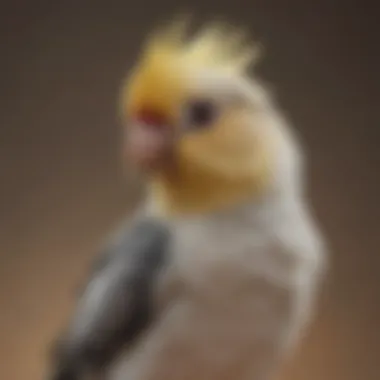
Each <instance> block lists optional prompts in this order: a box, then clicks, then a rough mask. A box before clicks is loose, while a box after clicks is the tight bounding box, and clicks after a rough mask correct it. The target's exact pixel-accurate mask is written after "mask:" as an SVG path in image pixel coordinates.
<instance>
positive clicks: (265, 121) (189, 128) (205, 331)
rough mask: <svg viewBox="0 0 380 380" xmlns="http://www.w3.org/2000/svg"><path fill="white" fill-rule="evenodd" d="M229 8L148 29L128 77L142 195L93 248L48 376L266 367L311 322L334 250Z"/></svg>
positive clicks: (125, 123)
mask: <svg viewBox="0 0 380 380" xmlns="http://www.w3.org/2000/svg"><path fill="white" fill-rule="evenodd" d="M259 52H260V49H259V45H258V43H256V42H252V40H251V39H250V38H249V36H247V33H245V32H243V30H242V28H238V27H236V26H233V25H231V24H228V23H220V22H215V23H212V22H209V23H205V24H204V25H203V26H200V27H199V28H198V29H197V30H195V31H190V30H189V23H188V22H187V21H184V20H183V19H179V20H174V21H170V22H167V23H164V24H163V25H161V26H160V27H159V28H156V29H155V30H154V31H153V32H152V33H151V34H149V35H148V37H147V39H146V41H145V43H144V44H143V46H142V49H141V51H140V53H139V56H138V57H137V59H136V62H135V64H134V65H133V66H132V68H131V69H130V70H128V73H127V74H126V76H125V78H123V79H122V84H121V86H120V87H121V90H120V101H119V109H120V115H121V120H122V128H123V144H122V149H123V152H125V159H126V160H128V162H129V163H130V164H131V166H132V167H133V168H134V169H136V170H137V171H138V172H139V173H140V174H141V175H142V178H143V179H144V181H145V184H146V190H147V192H146V195H145V197H144V200H143V201H142V202H141V204H140V205H139V207H138V208H137V210H136V212H135V213H134V214H133V215H132V216H129V217H128V218H127V221H126V223H123V224H122V226H121V227H120V229H118V230H117V231H116V233H115V234H113V235H112V238H111V239H110V241H107V244H105V246H104V247H103V248H102V249H100V251H101V253H100V254H99V258H97V259H96V260H95V263H94V267H93V269H92V270H91V271H90V274H89V276H88V279H87V283H86V286H85V287H84V289H83V290H82V291H81V293H80V296H79V297H78V300H77V304H76V307H75V310H74V311H73V312H72V315H71V317H70V321H69V322H68V324H67V326H66V327H65V329H64V331H63V332H61V333H60V335H59V337H58V338H57V339H56V341H55V345H54V347H55V349H54V350H53V355H52V358H51V359H50V362H49V365H50V372H49V376H48V378H49V379H51V380H81V379H106V380H178V379H181V380H194V379H197V380H206V379H207V380H268V379H271V378H272V377H273V376H275V375H276V373H278V371H279V370H280V368H281V367H282V365H283V364H284V363H286V360H287V359H288V358H289V356H290V355H291V353H292V352H293V351H294V349H295V348H296V347H298V346H299V345H300V343H301V342H302V339H303V336H304V334H305V332H306V331H308V327H309V326H310V324H311V323H312V321H313V316H314V311H315V309H316V308H317V307H318V296H319V293H320V292H319V291H320V288H321V284H322V282H323V279H324V276H325V273H326V268H327V253H326V252H327V250H326V244H325V239H324V237H323V234H322V232H321V229H320V226H319V224H318V222H317V220H316V218H315V217H314V215H313V212H312V209H311V207H310V204H309V203H310V202H309V199H308V197H307V191H306V182H307V181H306V179H305V177H306V176H305V173H306V158H305V153H304V152H303V149H302V144H301V141H300V140H299V138H298V136H297V135H296V132H295V130H294V129H293V128H292V127H291V126H290V123H289V122H288V121H287V120H286V118H285V116H284V115H283V113H282V111H281V110H280V107H279V106H278V105H277V104H276V101H275V99H274V97H273V95H272V94H271V93H270V91H269V90H268V89H267V88H266V86H265V85H264V84H263V83H262V82H261V81H260V79H259V78H258V75H257V74H256V73H255V71H254V69H255V68H256V64H257V63H258V62H259V58H260V53H259Z"/></svg>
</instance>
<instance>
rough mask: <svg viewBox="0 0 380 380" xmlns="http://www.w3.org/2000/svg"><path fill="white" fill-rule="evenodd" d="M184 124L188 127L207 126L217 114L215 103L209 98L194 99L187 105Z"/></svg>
mask: <svg viewBox="0 0 380 380" xmlns="http://www.w3.org/2000/svg"><path fill="white" fill-rule="evenodd" d="M186 114H187V115H186V119H187V120H186V124H187V125H188V126H189V128H190V129H192V128H204V127H207V126H209V125H210V124H211V123H212V122H213V121H214V119H215V118H216V116H217V110H216V105H215V104H214V103H213V102H211V101H210V100H196V101H192V102H191V103H189V104H188V105H187V109H186Z"/></svg>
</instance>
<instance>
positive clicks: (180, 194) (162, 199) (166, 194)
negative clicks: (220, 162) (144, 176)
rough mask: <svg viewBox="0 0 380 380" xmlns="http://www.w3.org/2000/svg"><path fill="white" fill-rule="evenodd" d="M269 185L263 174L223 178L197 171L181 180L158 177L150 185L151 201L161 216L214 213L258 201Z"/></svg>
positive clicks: (254, 173) (182, 177) (179, 178)
mask: <svg viewBox="0 0 380 380" xmlns="http://www.w3.org/2000/svg"><path fill="white" fill-rule="evenodd" d="M265 185H266V176H265V173H264V172H253V171H252V172H251V173H246V175H244V176H240V177H238V178H234V179H231V178H224V177H223V176H218V175H212V174H210V173H208V172H206V171H205V172H202V171H197V173H194V174H192V173H187V174H185V175H182V176H181V177H175V178H173V177H170V176H158V177H156V178H154V179H152V180H151V182H150V184H149V190H150V197H151V198H150V201H151V203H152V205H153V207H154V208H155V210H156V213H158V214H159V215H160V216H163V217H176V216H190V215H197V214H198V215H201V214H207V213H214V212H219V211H223V210H225V209H229V208H231V207H234V206H237V205H239V204H243V203H245V202H247V201H248V200H251V199H255V198H256V199H258V198H260V196H261V195H262V193H263V190H264V188H265Z"/></svg>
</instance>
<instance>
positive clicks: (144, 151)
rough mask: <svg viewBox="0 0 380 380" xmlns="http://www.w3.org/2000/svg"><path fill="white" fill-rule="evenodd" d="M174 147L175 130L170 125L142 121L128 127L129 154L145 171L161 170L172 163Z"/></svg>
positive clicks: (127, 148) (133, 161)
mask: <svg viewBox="0 0 380 380" xmlns="http://www.w3.org/2000/svg"><path fill="white" fill-rule="evenodd" d="M173 148H174V138H173V131H172V128H170V127H169V126H166V125H159V126H156V125H152V124H148V123H143V122H141V123H137V124H134V125H132V126H131V127H130V128H128V133H127V136H126V151H127V155H128V157H129V159H130V160H131V161H132V163H133V164H135V165H136V166H137V167H138V168H140V169H142V170H143V171H148V172H151V171H156V170H160V169H162V168H164V167H166V166H167V165H168V164H170V163H171V162H172V159H173Z"/></svg>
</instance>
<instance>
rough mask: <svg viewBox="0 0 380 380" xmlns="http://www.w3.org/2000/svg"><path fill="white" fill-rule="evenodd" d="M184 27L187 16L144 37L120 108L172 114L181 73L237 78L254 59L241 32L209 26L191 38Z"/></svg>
mask: <svg viewBox="0 0 380 380" xmlns="http://www.w3.org/2000/svg"><path fill="white" fill-rule="evenodd" d="M189 26H190V25H189V19H188V18H186V17H181V18H177V19H175V20H174V21H173V22H171V23H169V24H166V25H164V26H163V27H162V28H160V29H158V30H156V31H155V32H154V33H153V34H152V35H151V36H150V37H149V38H148V40H147V41H146V44H145V46H144V49H143V51H142V55H141V59H140V62H138V64H137V66H136V67H135V70H134V71H133V72H132V75H131V77H130V78H129V79H130V80H128V82H127V83H126V86H125V87H124V89H123V94H122V95H123V96H122V102H123V108H124V107H125V105H126V104H128V107H129V108H130V109H132V110H136V109H138V108H139V107H141V104H142V103H144V105H146V103H149V106H152V107H155V108H160V109H164V110H166V111H167V112H168V113H173V110H174V109H175V108H176V104H178V101H180V100H181V96H182V95H183V94H182V93H181V91H183V89H182V88H181V83H183V81H182V79H183V78H184V77H185V76H186V73H189V72H191V71H193V72H194V70H204V69H208V70H215V71H221V72H226V73H229V74H236V75H242V74H244V72H245V71H246V70H247V69H248V68H249V67H250V66H251V65H252V64H253V63H255V61H256V60H257V58H258V57H259V50H258V47H257V46H256V45H255V44H252V43H249V42H248V41H247V38H246V34H245V33H244V32H243V31H242V30H240V29H235V28H233V27H231V26H229V25H227V24H222V23H213V24H207V25H206V26H205V27H203V28H201V29H200V30H199V32H198V33H195V35H192V36H191V35H190V33H189ZM158 88H159V89H160V91H157V89H158ZM126 96H127V97H128V98H127V99H126Z"/></svg>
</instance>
